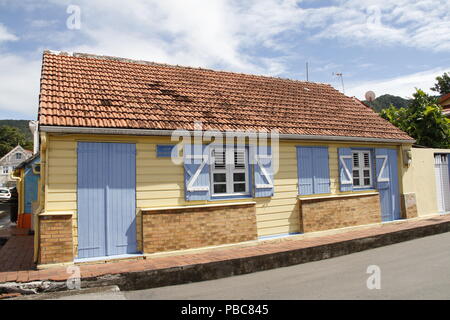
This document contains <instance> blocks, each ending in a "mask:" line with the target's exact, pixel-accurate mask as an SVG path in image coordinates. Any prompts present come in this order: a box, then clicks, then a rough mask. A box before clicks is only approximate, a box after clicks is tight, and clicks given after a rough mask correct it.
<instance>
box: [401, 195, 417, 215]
mask: <svg viewBox="0 0 450 320" xmlns="http://www.w3.org/2000/svg"><path fill="white" fill-rule="evenodd" d="M400 202H401V208H402V218H404V219H410V218H416V217H417V201H416V194H415V193H406V194H402V197H401V201H400Z"/></svg>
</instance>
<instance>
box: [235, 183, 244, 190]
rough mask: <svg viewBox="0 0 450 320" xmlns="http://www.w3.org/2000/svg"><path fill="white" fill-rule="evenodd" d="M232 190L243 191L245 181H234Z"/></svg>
mask: <svg viewBox="0 0 450 320" xmlns="http://www.w3.org/2000/svg"><path fill="white" fill-rule="evenodd" d="M234 192H245V183H235V184H234Z"/></svg>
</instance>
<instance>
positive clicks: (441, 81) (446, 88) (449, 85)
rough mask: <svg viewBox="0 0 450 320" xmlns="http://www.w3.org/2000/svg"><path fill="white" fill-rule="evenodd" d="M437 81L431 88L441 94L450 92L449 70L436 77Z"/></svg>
mask: <svg viewBox="0 0 450 320" xmlns="http://www.w3.org/2000/svg"><path fill="white" fill-rule="evenodd" d="M436 81H437V83H436V84H435V85H434V87H433V88H431V90H433V91H435V92H439V94H440V95H441V96H443V95H445V94H447V93H450V75H449V74H448V73H447V72H444V74H443V75H442V76H440V77H436Z"/></svg>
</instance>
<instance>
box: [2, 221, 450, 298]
mask: <svg viewBox="0 0 450 320" xmlns="http://www.w3.org/2000/svg"><path fill="white" fill-rule="evenodd" d="M448 231H450V215H435V216H430V217H427V218H419V219H413V220H402V221H396V222H392V223H386V224H377V225H370V226H361V227H354V228H349V229H339V230H332V231H326V232H317V233H310V234H305V235H297V236H291V237H286V238H279V239H271V240H264V241H256V242H253V243H247V244H245V245H236V246H230V247H223V248H214V249H208V250H198V251H191V252H189V253H186V252H179V253H174V254H166V255H161V254H159V255H158V254H155V255H148V256H146V257H145V259H141V260H128V261H116V262H109V263H97V264H81V265H79V267H80V273H81V287H82V288H89V287H98V286H105V285H118V286H119V287H120V289H121V290H138V289H145V288H154V287H159V286H166V285H173V284H181V283H188V282H194V281H202V280H211V279H218V278H223V277H227V276H232V275H238V274H246V273H250V272H256V271H262V270H268V269H273V268H278V267H284V266H290V265H295V264H300V263H305V262H310V261H317V260H321V259H327V258H331V257H336V256H341V255H345V254H349V253H353V252H359V251H362V250H367V249H371V248H377V247H380V246H384V245H389V244H393V243H398V242H402V241H408V240H412V239H416V238H420V237H424V236H428V235H433V234H438V233H443V232H448ZM23 237H24V236H22V239H24V238H23ZM20 238H21V237H20V236H17V237H12V238H11V239H10V240H9V241H8V242H10V245H11V246H13V245H14V244H15V243H17V241H20V240H19V239H20ZM5 248H6V246H5V247H4V248H3V249H1V250H0V261H4V259H5V256H4V255H5V254H7V255H9V256H10V257H12V255H13V253H11V251H9V250H8V251H4V249H5ZM2 259H3V260H2ZM16 269H17V268H16ZM70 276H71V273H68V272H67V266H57V267H54V268H49V269H45V270H35V269H32V267H30V269H29V270H9V271H4V272H0V293H2V287H3V292H5V291H6V292H14V287H16V288H22V287H23V286H28V288H30V287H33V286H34V290H35V291H36V292H46V291H58V290H66V289H67V288H66V286H65V281H66V280H67V279H68V278H69V277H70ZM42 282H46V283H45V285H43V284H42ZM6 286H7V287H8V290H9V291H8V290H6V289H5V287H6ZM19 291H20V290H19ZM19 291H18V292H19Z"/></svg>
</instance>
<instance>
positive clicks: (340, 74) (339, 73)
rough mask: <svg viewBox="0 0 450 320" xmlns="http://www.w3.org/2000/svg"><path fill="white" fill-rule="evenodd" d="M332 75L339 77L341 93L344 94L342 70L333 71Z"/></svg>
mask: <svg viewBox="0 0 450 320" xmlns="http://www.w3.org/2000/svg"><path fill="white" fill-rule="evenodd" d="M333 76H336V77H338V78H341V84H342V93H343V94H345V87H344V75H343V74H342V72H333Z"/></svg>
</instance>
